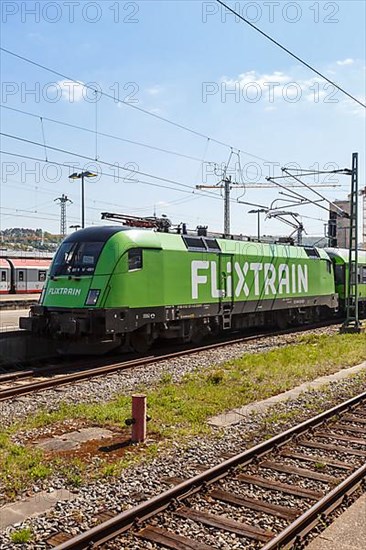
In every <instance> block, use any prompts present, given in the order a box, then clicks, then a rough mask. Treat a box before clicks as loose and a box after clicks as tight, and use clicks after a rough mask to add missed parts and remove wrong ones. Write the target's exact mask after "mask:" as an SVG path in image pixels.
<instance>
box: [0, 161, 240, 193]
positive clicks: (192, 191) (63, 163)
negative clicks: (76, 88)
mask: <svg viewBox="0 0 366 550" xmlns="http://www.w3.org/2000/svg"><path fill="white" fill-rule="evenodd" d="M0 153H1V154H3V155H9V156H11V157H17V158H23V159H26V160H34V161H36V162H43V163H44V164H48V163H50V164H55V165H56V166H62V167H64V168H70V166H69V164H66V163H65V162H56V161H52V162H50V161H46V160H45V159H42V158H39V157H32V156H30V155H24V154H21V153H11V152H10V151H4V150H1V151H0ZM74 154H75V153H74ZM75 156H79V157H81V158H85V159H87V160H93V159H91V158H90V157H84V156H83V155H78V154H75ZM99 162H101V161H99ZM102 164H106V165H107V166H110V164H109V163H107V162H103V163H102ZM98 175H101V176H105V177H109V178H115V179H118V180H123V181H126V179H125V178H123V177H122V176H118V175H116V174H108V173H106V172H98ZM130 181H132V180H130ZM133 181H134V182H135V183H141V184H143V185H149V186H151V187H159V188H161V189H168V190H169V191H178V192H180V193H185V194H195V196H197V197H207V198H210V199H217V200H220V201H221V197H219V196H218V195H214V194H211V193H199V194H198V193H195V190H194V189H193V188H192V187H189V186H188V185H184V184H180V185H182V186H184V187H187V188H188V189H190V190H191V191H186V190H185V189H180V188H173V187H168V186H167V185H161V184H157V183H152V182H150V181H144V180H140V179H139V180H133ZM168 181H169V180H168ZM233 202H236V201H233Z"/></svg>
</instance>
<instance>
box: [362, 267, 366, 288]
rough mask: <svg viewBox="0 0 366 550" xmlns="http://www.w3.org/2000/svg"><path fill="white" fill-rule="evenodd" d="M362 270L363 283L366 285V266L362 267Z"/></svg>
mask: <svg viewBox="0 0 366 550" xmlns="http://www.w3.org/2000/svg"><path fill="white" fill-rule="evenodd" d="M361 269H362V279H361V282H362V283H363V284H366V265H363V266H361Z"/></svg>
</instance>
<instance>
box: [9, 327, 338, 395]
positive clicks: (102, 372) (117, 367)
mask: <svg viewBox="0 0 366 550" xmlns="http://www.w3.org/2000/svg"><path fill="white" fill-rule="evenodd" d="M334 324H335V323H334V322H327V323H318V324H316V325H312V326H310V325H305V326H302V327H296V328H292V329H286V330H281V331H275V332H264V333H262V334H256V335H250V336H244V337H243V336H242V335H241V336H238V337H236V338H231V339H224V340H221V341H220V342H214V343H209V344H207V345H205V346H200V347H193V346H190V347H187V346H186V347H184V348H183V349H182V348H181V349H180V350H179V351H173V352H172V351H171V350H164V349H163V350H157V351H156V352H155V353H154V354H151V355H148V356H144V357H140V358H136V357H135V358H132V359H128V360H125V361H121V362H110V361H111V359H109V360H108V364H105V363H106V359H105V358H104V359H102V360H101V359H95V358H87V359H86V360H84V361H82V362H80V361H75V362H74V363H68V364H60V365H57V364H56V365H55V364H53V365H51V366H48V367H47V366H44V367H39V368H28V369H22V370H19V369H17V370H16V371H14V372H8V373H5V374H0V401H4V400H7V399H12V398H16V397H20V396H22V395H26V394H30V393H33V392H37V391H42V390H48V389H52V388H55V387H60V386H64V385H66V384H71V383H76V382H81V381H83V380H88V379H90V378H95V377H98V376H106V375H109V374H113V373H116V372H119V371H122V370H126V369H131V368H135V367H142V366H146V365H148V364H151V363H156V362H160V361H166V360H169V359H176V358H178V357H182V356H185V355H187V356H188V355H190V354H193V353H199V352H202V351H208V350H214V349H217V348H220V347H225V346H231V345H234V344H240V343H245V342H253V341H255V340H258V341H260V340H263V339H265V338H269V337H274V336H280V335H286V334H292V333H298V332H304V331H308V330H311V329H316V328H323V327H327V326H331V325H334ZM101 363H102V364H101ZM90 367H91V368H90ZM65 371H67V374H64V372H65Z"/></svg>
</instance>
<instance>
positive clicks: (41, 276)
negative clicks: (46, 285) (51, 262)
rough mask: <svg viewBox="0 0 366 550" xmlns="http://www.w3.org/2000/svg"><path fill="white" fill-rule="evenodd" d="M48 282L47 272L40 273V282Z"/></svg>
mask: <svg viewBox="0 0 366 550" xmlns="http://www.w3.org/2000/svg"><path fill="white" fill-rule="evenodd" d="M45 280H46V271H38V281H39V282H40V283H43V282H44V281H45Z"/></svg>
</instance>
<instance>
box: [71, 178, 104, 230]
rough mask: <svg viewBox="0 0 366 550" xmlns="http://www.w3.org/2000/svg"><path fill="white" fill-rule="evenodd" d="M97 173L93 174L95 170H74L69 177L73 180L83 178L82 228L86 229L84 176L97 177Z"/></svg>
mask: <svg viewBox="0 0 366 550" xmlns="http://www.w3.org/2000/svg"><path fill="white" fill-rule="evenodd" d="M96 176H97V174H93V172H89V171H86V172H80V174H78V173H77V172H74V173H73V174H71V176H69V179H71V180H78V179H81V228H82V229H84V227H85V196H84V178H95V177H96Z"/></svg>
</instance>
